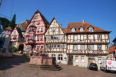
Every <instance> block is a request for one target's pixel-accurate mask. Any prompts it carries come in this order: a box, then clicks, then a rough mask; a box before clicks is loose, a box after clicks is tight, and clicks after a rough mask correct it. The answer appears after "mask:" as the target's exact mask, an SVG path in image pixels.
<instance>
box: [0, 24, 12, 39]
mask: <svg viewBox="0 0 116 77" xmlns="http://www.w3.org/2000/svg"><path fill="white" fill-rule="evenodd" d="M11 32H12V29H11V27H10V26H9V27H7V28H5V29H4V30H3V32H2V33H3V36H5V37H6V35H10V34H11Z"/></svg>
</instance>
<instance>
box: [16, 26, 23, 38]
mask: <svg viewBox="0 0 116 77" xmlns="http://www.w3.org/2000/svg"><path fill="white" fill-rule="evenodd" d="M16 30H17V32H18V34H19V36H20V37H23V35H22V32H21V29H20V28H18V27H16Z"/></svg>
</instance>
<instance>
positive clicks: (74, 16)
mask: <svg viewBox="0 0 116 77" xmlns="http://www.w3.org/2000/svg"><path fill="white" fill-rule="evenodd" d="M12 2H13V1H12V0H2V4H1V7H0V14H3V15H6V16H9V17H10V15H11V8H12ZM38 9H39V11H40V12H41V13H42V14H43V15H44V16H45V18H46V19H47V20H48V21H49V22H50V21H51V20H52V18H53V17H55V18H56V19H57V21H58V22H59V24H62V27H66V26H67V23H68V22H80V21H82V20H83V19H84V20H86V22H88V23H90V24H92V25H95V26H97V27H99V28H101V29H104V30H108V31H112V32H111V33H110V43H111V42H112V40H113V39H114V38H115V37H116V25H115V22H116V0H14V2H13V10H12V16H13V14H16V24H19V23H21V22H23V21H25V19H31V17H32V16H33V14H34V13H35V11H36V10H38ZM12 16H11V17H12Z"/></svg>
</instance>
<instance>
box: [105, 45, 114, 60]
mask: <svg viewBox="0 0 116 77" xmlns="http://www.w3.org/2000/svg"><path fill="white" fill-rule="evenodd" d="M108 52H109V54H108V55H107V59H111V60H115V46H114V44H111V46H110V47H109V50H108Z"/></svg>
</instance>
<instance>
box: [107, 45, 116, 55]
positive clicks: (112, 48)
mask: <svg viewBox="0 0 116 77" xmlns="http://www.w3.org/2000/svg"><path fill="white" fill-rule="evenodd" d="M108 51H109V52H110V53H112V52H115V46H114V44H111V46H110V47H109V50H108Z"/></svg>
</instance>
